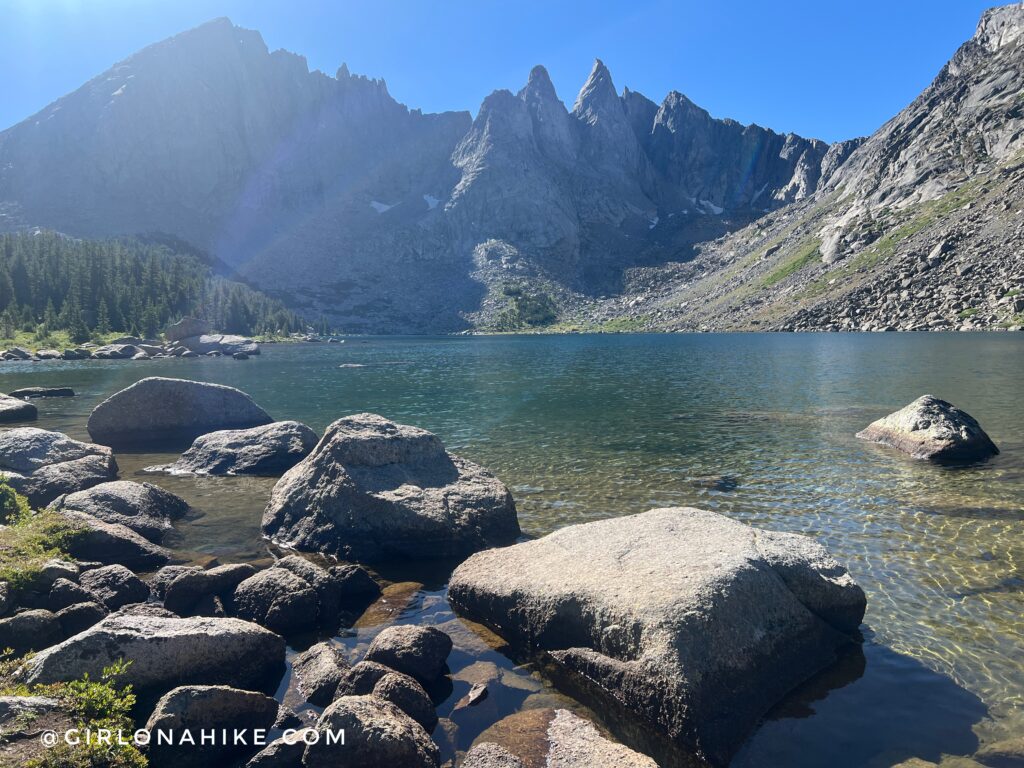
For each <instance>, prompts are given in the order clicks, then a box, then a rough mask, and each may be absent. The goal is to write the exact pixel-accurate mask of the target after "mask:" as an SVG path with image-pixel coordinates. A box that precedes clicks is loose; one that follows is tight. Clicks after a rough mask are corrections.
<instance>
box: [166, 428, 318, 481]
mask: <svg viewBox="0 0 1024 768" xmlns="http://www.w3.org/2000/svg"><path fill="white" fill-rule="evenodd" d="M316 441H317V437H316V432H314V431H313V430H312V429H310V428H309V427H307V426H306V425H305V424H300V423H299V422H297V421H275V422H274V423H272V424H267V425H265V426H262V427H252V428H251V429H225V430H220V431H217V432H210V433H209V434H206V435H201V436H200V437H198V438H196V440H195V442H194V443H192V447H191V448H189V449H188V450H187V451H185V453H183V454H182V455H181V458H179V459H178V460H177V461H176V462H174V463H173V464H164V465H162V466H157V467H150V468H149V470H150V471H153V472H170V473H172V474H190V475H264V476H274V475H281V474H283V473H285V472H287V471H288V470H289V469H291V468H292V467H294V466H295V465H296V464H298V463H299V462H300V461H302V459H304V458H305V457H306V456H308V455H309V452H310V451H312V450H313V447H314V446H315V445H316Z"/></svg>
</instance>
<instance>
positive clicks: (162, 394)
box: [87, 377, 273, 447]
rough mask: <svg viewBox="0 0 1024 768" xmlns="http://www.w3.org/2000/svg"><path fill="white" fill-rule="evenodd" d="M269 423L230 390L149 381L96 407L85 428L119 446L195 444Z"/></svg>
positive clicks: (244, 397)
mask: <svg viewBox="0 0 1024 768" xmlns="http://www.w3.org/2000/svg"><path fill="white" fill-rule="evenodd" d="M271 421H273V419H271V418H270V416H269V415H267V412H266V411H264V410H263V409H262V408H260V407H259V406H258V405H256V403H254V402H253V400H252V398H251V397H249V396H248V395H247V394H245V393H244V392H241V391H239V390H237V389H234V388H233V387H225V386H223V385H220V384H207V383H205V382H201V381H187V380H185V379H165V378H160V377H150V378H146V379H142V380H141V381H138V382H136V383H135V384H132V385H131V386H130V387H128V388H126V389H122V390H121V391H120V392H117V393H115V394H113V395H111V396H110V397H108V398H107V399H106V400H104V401H103V402H102V403H100V404H99V405H97V406H96V407H95V408H94V409H93V412H92V414H90V416H89V422H88V425H87V426H88V430H89V435H90V436H91V437H92V439H93V440H96V441H97V442H99V443H102V444H104V445H112V446H115V447H119V446H141V445H159V444H166V443H174V442H179V441H183V440H194V439H195V438H197V437H199V436H200V435H203V434H206V433H207V432H213V431H214V430H218V429H239V428H247V427H255V426H259V425H262V424H269V423H270V422H271Z"/></svg>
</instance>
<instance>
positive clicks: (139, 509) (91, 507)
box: [50, 480, 188, 543]
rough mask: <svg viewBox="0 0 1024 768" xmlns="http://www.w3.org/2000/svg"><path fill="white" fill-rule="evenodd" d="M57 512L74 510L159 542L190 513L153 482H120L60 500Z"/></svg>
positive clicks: (96, 487) (172, 495)
mask: <svg viewBox="0 0 1024 768" xmlns="http://www.w3.org/2000/svg"><path fill="white" fill-rule="evenodd" d="M50 507H51V509H55V510H72V511H75V512H83V513H85V514H87V515H91V516H92V517H94V518H96V519H97V520H103V521H104V522H107V523H117V524H118V525H123V526H125V527H126V528H130V529H132V530H133V531H135V532H136V533H138V534H139V535H140V536H144V537H145V538H147V539H149V540H150V541H153V542H157V543H159V542H160V540H161V539H162V538H163V536H164V534H165V533H166V532H167V531H169V530H170V529H171V521H172V520H177V519H178V518H180V517H183V516H184V515H185V513H186V512H188V502H186V501H185V500H184V499H182V498H180V497H178V496H175V495H174V494H173V493H171V492H170V491H165V490H164V489H163V488H160V487H159V486H156V485H153V484H152V483H136V482H132V481H131V480H117V481H114V482H110V483H102V484H101V485H97V486H94V487H92V488H89V489H87V490H84V491H78V492H76V493H70V494H68V495H67V496H62V497H61V498H59V499H56V500H55V501H54V502H53V503H52V504H51V505H50Z"/></svg>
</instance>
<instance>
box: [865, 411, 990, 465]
mask: <svg viewBox="0 0 1024 768" xmlns="http://www.w3.org/2000/svg"><path fill="white" fill-rule="evenodd" d="M857 437H859V438H860V439H861V440H870V441H872V442H874V443H882V444H884V445H888V446H890V447H892V448H896V449H897V450H900V451H903V452H904V453H908V454H910V455H911V456H913V457H914V458H915V459H931V460H933V461H977V460H980V459H987V458H989V457H990V456H995V455H996V454H997V453H999V449H998V448H997V447H996V444H995V443H993V442H992V439H991V438H990V437H989V436H988V435H987V434H986V433H985V430H983V429H982V428H981V425H980V424H978V422H977V421H976V420H975V419H974V417H972V416H971V415H970V414H969V413H967V412H966V411H961V410H960V409H959V408H957V407H956V406H955V405H952V404H950V403H947V402H946V401H945V400H940V399H939V398H937V397H935V396H933V395H923V396H922V397H919V398H917V400H915V401H914V402H912V403H911V404H910V405H908V406H906V407H905V408H901V409H900V410H898V411H896V412H894V413H890V414H889V415H888V416H884V417H883V418H881V419H879V420H878V421H875V422H872V423H871V424H869V425H868V426H867V427H866V428H864V429H863V430H861V431H860V432H858V433H857Z"/></svg>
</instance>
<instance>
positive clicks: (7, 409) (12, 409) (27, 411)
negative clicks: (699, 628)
mask: <svg viewBox="0 0 1024 768" xmlns="http://www.w3.org/2000/svg"><path fill="white" fill-rule="evenodd" d="M38 416H39V409H38V408H36V407H35V406H34V405H32V403H26V402H25V401H24V400H21V399H20V398H17V397H9V396H7V395H0V424H9V423H10V422H12V421H35V420H36V418H38Z"/></svg>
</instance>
